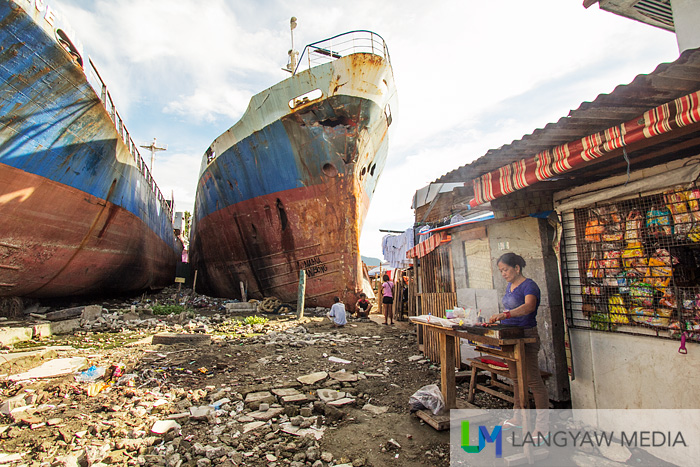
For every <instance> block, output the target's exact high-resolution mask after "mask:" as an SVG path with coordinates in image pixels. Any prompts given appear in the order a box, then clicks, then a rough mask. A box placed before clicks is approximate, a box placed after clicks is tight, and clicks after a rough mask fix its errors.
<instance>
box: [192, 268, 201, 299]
mask: <svg viewBox="0 0 700 467" xmlns="http://www.w3.org/2000/svg"><path fill="white" fill-rule="evenodd" d="M198 272H199V270H198V269H195V270H194V280H193V281H192V295H194V294H195V293H197V292H196V291H197V273H198Z"/></svg>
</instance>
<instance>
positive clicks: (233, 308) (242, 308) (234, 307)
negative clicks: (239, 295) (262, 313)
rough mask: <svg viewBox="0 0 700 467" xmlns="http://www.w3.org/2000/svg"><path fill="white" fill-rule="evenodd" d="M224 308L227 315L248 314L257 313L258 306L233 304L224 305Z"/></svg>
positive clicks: (242, 303) (245, 303)
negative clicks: (234, 313) (235, 313)
mask: <svg viewBox="0 0 700 467" xmlns="http://www.w3.org/2000/svg"><path fill="white" fill-rule="evenodd" d="M224 306H225V307H226V311H228V312H229V313H232V312H250V313H257V311H258V304H257V303H255V302H235V303H226V304H224Z"/></svg>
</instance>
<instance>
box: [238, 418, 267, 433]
mask: <svg viewBox="0 0 700 467" xmlns="http://www.w3.org/2000/svg"><path fill="white" fill-rule="evenodd" d="M265 425H266V423H265V422H261V421H257V422H250V423H246V424H245V425H243V433H248V432H249V431H253V430H257V429H258V428H260V427H261V426H265Z"/></svg>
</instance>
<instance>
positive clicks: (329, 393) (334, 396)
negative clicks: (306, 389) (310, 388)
mask: <svg viewBox="0 0 700 467" xmlns="http://www.w3.org/2000/svg"><path fill="white" fill-rule="evenodd" d="M316 395H317V396H318V398H319V399H321V401H322V402H325V403H328V402H332V401H337V400H338V399H342V398H343V397H345V396H346V394H345V393H344V392H340V391H336V390H334V389H318V390H316Z"/></svg>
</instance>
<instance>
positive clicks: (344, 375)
mask: <svg viewBox="0 0 700 467" xmlns="http://www.w3.org/2000/svg"><path fill="white" fill-rule="evenodd" d="M329 376H330V377H331V378H333V379H334V380H336V381H340V382H341V383H353V382H355V381H357V375H356V374H355V373H350V372H348V371H343V370H341V371H336V372H334V373H330V375H329Z"/></svg>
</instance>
